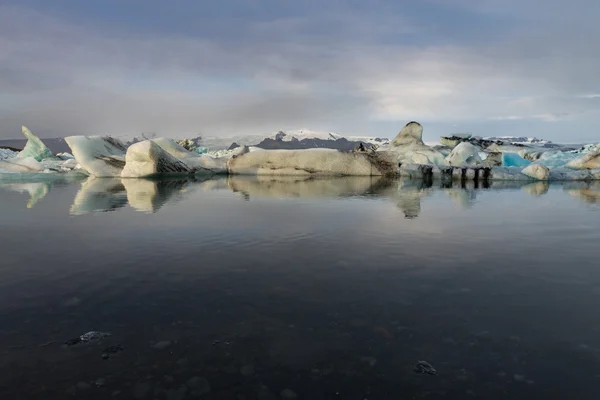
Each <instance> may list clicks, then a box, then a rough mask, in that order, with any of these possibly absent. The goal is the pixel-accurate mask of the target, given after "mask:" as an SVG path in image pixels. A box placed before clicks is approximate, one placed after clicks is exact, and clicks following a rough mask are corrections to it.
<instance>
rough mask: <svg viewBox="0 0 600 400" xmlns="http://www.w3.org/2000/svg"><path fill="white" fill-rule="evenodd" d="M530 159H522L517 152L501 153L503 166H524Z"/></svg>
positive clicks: (529, 162)
mask: <svg viewBox="0 0 600 400" xmlns="http://www.w3.org/2000/svg"><path fill="white" fill-rule="evenodd" d="M529 164H531V161H529V160H526V159H524V158H523V157H521V156H520V155H518V154H517V153H502V166H503V167H526V166H528V165H529Z"/></svg>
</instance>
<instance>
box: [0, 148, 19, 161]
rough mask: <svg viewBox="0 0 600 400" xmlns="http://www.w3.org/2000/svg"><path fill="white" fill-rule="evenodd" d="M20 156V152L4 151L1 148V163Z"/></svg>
mask: <svg viewBox="0 0 600 400" xmlns="http://www.w3.org/2000/svg"><path fill="white" fill-rule="evenodd" d="M17 155H19V152H18V151H12V150H10V149H2V148H0V161H1V160H8V159H9V158H14V157H16V156H17Z"/></svg>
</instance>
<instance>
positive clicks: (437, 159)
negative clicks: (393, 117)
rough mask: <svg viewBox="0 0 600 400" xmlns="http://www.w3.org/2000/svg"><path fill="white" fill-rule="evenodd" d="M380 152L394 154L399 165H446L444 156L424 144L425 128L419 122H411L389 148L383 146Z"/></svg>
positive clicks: (379, 149)
mask: <svg viewBox="0 0 600 400" xmlns="http://www.w3.org/2000/svg"><path fill="white" fill-rule="evenodd" d="M377 151H378V152H389V153H391V154H393V155H394V156H395V157H396V159H397V162H398V163H399V164H404V163H409V164H411V163H413V164H434V165H446V159H445V157H444V155H443V154H442V153H441V152H439V151H437V150H435V149H433V148H431V147H429V146H427V145H426V144H425V143H423V127H422V126H421V124H419V123H418V122H415V121H413V122H409V123H408V124H406V125H405V126H404V127H403V128H402V130H401V131H400V133H398V135H397V136H396V137H395V138H394V140H392V142H391V143H390V144H389V145H387V146H381V147H379V148H378V149H377Z"/></svg>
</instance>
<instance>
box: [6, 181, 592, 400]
mask: <svg viewBox="0 0 600 400" xmlns="http://www.w3.org/2000/svg"><path fill="white" fill-rule="evenodd" d="M0 205H1V208H0V398H2V399H45V400H48V399H150V400H152V399H168V400H176V399H180V400H181V399H192V398H202V399H236V400H242V399H248V400H250V399H261V400H267V399H280V398H284V399H292V398H298V399H356V400H363V399H369V400H374V399H413V398H417V399H420V398H426V399H437V398H444V399H469V398H482V399H575V398H576V399H598V398H600V262H599V258H600V184H596V185H594V184H591V185H590V184H583V183H582V184H575V183H571V184H568V185H556V186H555V185H551V186H548V185H547V184H544V183H537V184H529V185H519V184H494V185H492V186H491V187H486V188H475V187H469V186H467V187H453V188H441V187H440V186H439V185H437V184H435V183H434V184H433V185H432V186H430V187H427V186H424V185H423V184H417V183H414V182H412V183H411V182H401V181H384V180H379V179H376V178H351V179H346V178H345V179H334V180H310V181H300V180H297V179H283V178H280V179H276V180H272V179H256V178H241V177H233V178H229V179H227V178H223V179H216V180H206V181H194V182H192V181H172V180H171V181H159V182H154V181H144V180H123V181H121V180H110V179H104V180H103V179H98V180H88V181H81V182H66V181H55V182H49V183H39V182H38V183H35V182H34V183H18V182H8V183H2V184H0ZM89 331H99V332H109V333H111V335H110V336H108V337H104V338H101V339H97V340H91V341H88V342H83V343H78V344H75V345H66V344H65V342H66V341H68V340H70V339H74V338H77V337H79V336H80V335H82V334H84V333H86V332H89ZM418 361H427V362H428V363H430V364H431V365H432V366H433V367H434V368H435V369H436V370H437V375H429V374H420V373H417V372H415V365H416V364H417V362H418Z"/></svg>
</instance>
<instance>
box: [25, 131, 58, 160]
mask: <svg viewBox="0 0 600 400" xmlns="http://www.w3.org/2000/svg"><path fill="white" fill-rule="evenodd" d="M21 131H22V132H23V135H25V137H26V138H27V144H26V145H25V148H24V149H23V150H21V152H20V153H19V155H18V156H17V157H19V158H28V157H33V158H34V159H35V160H36V161H42V160H43V159H44V158H48V157H52V156H53V154H52V152H51V151H50V149H49V148H48V147H46V145H45V144H44V143H43V142H42V141H41V140H40V138H38V137H37V136H35V135H34V134H33V133H31V131H30V130H29V129H27V127H26V126H25V125H23V126H21Z"/></svg>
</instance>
